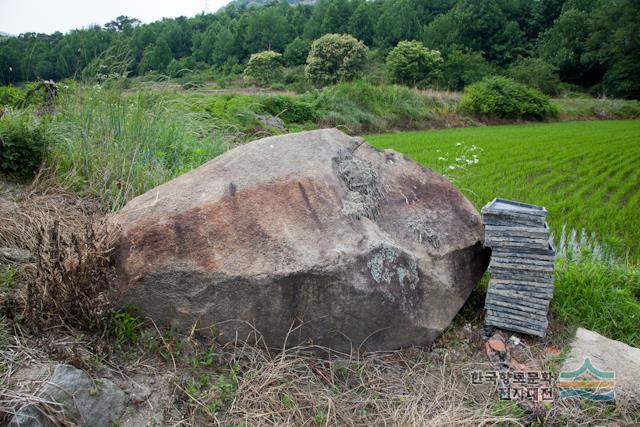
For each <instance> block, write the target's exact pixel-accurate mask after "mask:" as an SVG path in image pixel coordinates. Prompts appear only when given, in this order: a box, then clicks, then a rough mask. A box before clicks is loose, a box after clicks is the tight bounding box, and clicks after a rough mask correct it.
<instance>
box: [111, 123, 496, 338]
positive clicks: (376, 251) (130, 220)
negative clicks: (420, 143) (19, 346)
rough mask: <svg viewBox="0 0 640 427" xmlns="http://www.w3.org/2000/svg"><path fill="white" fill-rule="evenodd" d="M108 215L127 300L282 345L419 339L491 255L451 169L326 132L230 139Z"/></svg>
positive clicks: (165, 321)
mask: <svg viewBox="0 0 640 427" xmlns="http://www.w3.org/2000/svg"><path fill="white" fill-rule="evenodd" d="M115 220H116V222H117V223H118V224H119V225H120V227H121V236H120V241H119V250H118V259H117V273H118V292H119V298H120V303H121V304H135V305H136V306H137V307H138V308H139V309H140V310H141V312H142V314H144V315H148V316H150V317H151V318H153V319H154V320H155V322H156V323H159V324H162V325H165V326H175V327H178V328H180V329H183V330H190V329H191V328H192V327H193V326H194V324H196V323H197V326H196V327H197V328H199V329H201V330H203V331H206V330H211V329H215V330H216V331H217V332H218V333H221V336H222V337H223V338H224V337H226V338H227V339H235V338H236V336H237V337H238V338H240V339H244V338H246V337H247V336H249V335H250V333H251V328H252V327H255V328H256V329H257V330H258V331H259V332H260V333H262V335H263V337H264V339H265V341H266V343H267V344H268V345H270V346H277V347H280V346H282V345H283V344H284V343H285V340H286V344H287V345H289V344H297V343H300V342H307V341H310V342H313V343H314V344H318V345H323V346H327V347H330V348H333V349H337V350H348V349H349V348H351V346H353V347H358V346H361V345H362V346H363V348H366V349H369V350H385V349H394V348H399V347H402V346H408V345H420V344H428V343H430V342H432V341H433V340H434V339H435V337H436V336H437V335H438V334H439V333H440V331H442V330H443V329H444V328H445V327H447V325H448V324H449V322H450V321H451V319H452V318H453V317H454V316H455V314H456V313H457V312H458V310H459V309H460V307H461V306H462V305H463V304H464V302H465V300H466V299H467V297H468V296H469V294H470V292H471V290H472V288H473V287H474V285H475V284H476V282H477V281H478V279H479V278H480V276H481V275H482V274H483V272H484V271H485V269H486V267H487V264H488V260H489V253H488V250H487V249H485V248H484V247H483V226H482V223H481V221H480V216H479V215H478V213H477V211H476V210H475V209H474V207H473V206H472V205H471V204H470V203H469V202H468V201H467V200H466V199H465V197H464V196H463V195H462V194H461V193H460V192H459V191H458V190H457V189H456V188H455V187H454V186H453V185H451V183H450V182H449V181H448V180H447V179H445V178H444V177H442V176H441V175H439V174H437V173H435V172H433V171H431V170H429V169H426V168H424V167H422V166H420V165H418V164H416V163H414V162H413V161H410V160H408V159H406V158H404V157H403V156H402V155H400V154H398V153H396V152H394V151H389V150H387V151H378V150H376V149H375V148H373V147H371V146H370V145H368V144H367V143H365V142H364V141H363V140H362V139H359V138H352V137H350V136H348V135H346V134H344V133H342V132H340V131H338V130H335V129H325V130H318V131H311V132H301V133H297V134H290V135H285V136H276V137H270V138H264V139H261V140H258V141H254V142H251V143H249V144H246V145H243V146H240V147H238V148H235V149H234V150H231V151H229V152H227V153H226V154H224V155H222V156H220V157H218V158H216V159H215V160H212V161H210V162H208V163H206V164H205V165H203V166H201V167H199V168H197V169H195V170H193V171H191V172H189V173H187V174H185V175H182V176H180V177H179V178H176V179H174V180H173V181H170V182H168V183H166V184H163V185H161V186H159V187H157V188H154V189H153V190H150V191H149V192H147V193H145V194H143V195H141V196H139V197H137V198H135V199H133V200H132V201H130V202H129V203H128V204H127V205H126V206H125V207H124V208H123V209H122V210H121V211H120V212H119V213H118V215H117V216H116V218H115ZM214 323H215V324H217V325H216V328H210V326H211V325H212V324H214ZM290 328H293V329H292V330H291V332H290V333H289V331H290ZM236 332H239V334H238V335H236Z"/></svg>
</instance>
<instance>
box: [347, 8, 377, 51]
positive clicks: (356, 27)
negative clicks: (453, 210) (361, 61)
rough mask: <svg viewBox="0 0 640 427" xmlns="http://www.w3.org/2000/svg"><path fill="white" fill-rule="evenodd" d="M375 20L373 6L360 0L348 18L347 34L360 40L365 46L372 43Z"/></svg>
mask: <svg viewBox="0 0 640 427" xmlns="http://www.w3.org/2000/svg"><path fill="white" fill-rule="evenodd" d="M375 22H376V16H375V10H374V6H373V5H371V4H370V3H367V2H366V1H361V2H360V3H359V4H358V6H357V7H356V9H355V10H354V11H353V14H352V15H351V18H349V34H351V35H353V36H354V37H355V38H357V39H358V40H362V42H363V43H364V44H366V45H367V46H371V45H372V44H373V36H374V28H373V27H374V24H375Z"/></svg>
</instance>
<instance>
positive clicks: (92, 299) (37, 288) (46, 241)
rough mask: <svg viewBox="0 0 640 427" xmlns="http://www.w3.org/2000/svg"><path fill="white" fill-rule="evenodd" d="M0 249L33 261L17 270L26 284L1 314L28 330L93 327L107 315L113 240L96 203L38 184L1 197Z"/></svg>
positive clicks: (9, 296) (5, 298)
mask: <svg viewBox="0 0 640 427" xmlns="http://www.w3.org/2000/svg"><path fill="white" fill-rule="evenodd" d="M0 223H1V224H2V227H1V228H0V247H10V248H19V249H23V250H27V251H29V252H30V253H31V254H32V258H33V262H32V263H29V264H23V265H21V266H19V267H15V268H17V271H19V274H20V278H21V280H20V281H21V282H22V283H23V284H24V285H25V286H22V287H21V288H20V289H18V291H17V292H13V293H11V294H5V295H2V296H1V298H0V299H2V300H3V301H1V302H2V303H3V304H2V305H3V306H4V308H5V313H6V314H8V315H9V316H10V317H18V318H21V319H23V320H24V321H25V322H26V323H27V324H28V325H29V326H31V327H34V328H35V329H42V328H46V327H48V326H60V325H63V326H69V327H80V328H95V327H97V326H99V325H100V323H101V322H102V321H103V318H104V316H105V315H106V314H108V313H109V309H110V307H109V302H108V299H107V290H108V284H109V274H110V267H109V255H110V254H111V251H112V248H113V236H114V235H115V233H110V230H108V227H107V222H106V221H105V220H104V218H103V217H102V218H101V217H100V216H99V215H98V209H97V204H95V203H93V202H92V201H87V200H86V199H81V198H80V197H78V196H75V195H73V194H71V193H68V192H66V191H64V190H61V189H59V188H51V187H49V188H47V187H46V186H43V185H40V184H39V183H38V181H37V180H36V182H35V184H32V185H31V186H30V187H24V188H18V189H17V191H14V192H7V191H4V192H2V194H0Z"/></svg>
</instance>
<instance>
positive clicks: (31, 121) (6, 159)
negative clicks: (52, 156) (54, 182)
mask: <svg viewBox="0 0 640 427" xmlns="http://www.w3.org/2000/svg"><path fill="white" fill-rule="evenodd" d="M49 138H51V137H50V136H49V133H48V132H47V130H46V129H45V124H44V123H43V122H42V121H39V120H38V119H36V118H34V117H33V116H32V115H30V114H27V113H22V112H21V113H9V114H5V115H4V116H3V117H2V118H0V172H1V173H3V174H5V175H8V176H11V177H16V178H26V177H29V176H32V175H33V174H35V172H36V171H37V170H38V168H39V167H40V164H41V163H42V160H43V157H44V154H45V150H46V148H47V145H48V142H49Z"/></svg>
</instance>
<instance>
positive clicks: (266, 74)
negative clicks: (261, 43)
mask: <svg viewBox="0 0 640 427" xmlns="http://www.w3.org/2000/svg"><path fill="white" fill-rule="evenodd" d="M281 61H282V55H280V54H279V53H278V52H274V51H272V50H265V51H264V52H258V53H254V54H253V55H251V57H250V58H249V62H247V68H245V69H244V80H245V81H246V82H247V83H249V84H256V85H268V84H269V83H274V82H277V81H279V80H281V78H282V65H281Z"/></svg>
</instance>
